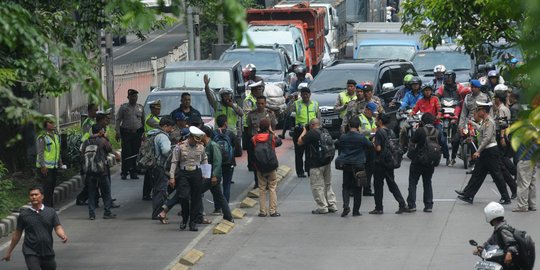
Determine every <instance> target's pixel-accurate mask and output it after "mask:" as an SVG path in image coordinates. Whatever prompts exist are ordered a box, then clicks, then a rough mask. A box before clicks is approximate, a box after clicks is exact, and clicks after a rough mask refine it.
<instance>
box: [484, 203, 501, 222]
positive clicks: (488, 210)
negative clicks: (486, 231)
mask: <svg viewBox="0 0 540 270" xmlns="http://www.w3.org/2000/svg"><path fill="white" fill-rule="evenodd" d="M484 215H485V216H486V222H487V223H491V221H493V220H494V219H496V218H500V217H504V207H503V206H502V205H501V204H500V203H496V202H490V203H489V204H488V205H487V206H486V207H485V208H484Z"/></svg>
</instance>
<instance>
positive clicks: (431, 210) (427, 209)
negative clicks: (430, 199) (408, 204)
mask: <svg viewBox="0 0 540 270" xmlns="http://www.w3.org/2000/svg"><path fill="white" fill-rule="evenodd" d="M424 212H426V213H431V212H433V209H431V208H424Z"/></svg>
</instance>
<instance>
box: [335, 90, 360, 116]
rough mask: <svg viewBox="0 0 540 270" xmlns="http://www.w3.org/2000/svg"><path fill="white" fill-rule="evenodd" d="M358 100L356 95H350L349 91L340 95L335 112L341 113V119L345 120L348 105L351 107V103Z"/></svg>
mask: <svg viewBox="0 0 540 270" xmlns="http://www.w3.org/2000/svg"><path fill="white" fill-rule="evenodd" d="M353 100H356V93H353V95H352V96H351V95H349V92H348V91H347V90H345V91H343V92H341V93H339V95H338V97H337V100H336V105H334V111H335V112H339V117H340V118H341V119H343V117H345V115H346V114H347V105H349V102H351V101H353Z"/></svg>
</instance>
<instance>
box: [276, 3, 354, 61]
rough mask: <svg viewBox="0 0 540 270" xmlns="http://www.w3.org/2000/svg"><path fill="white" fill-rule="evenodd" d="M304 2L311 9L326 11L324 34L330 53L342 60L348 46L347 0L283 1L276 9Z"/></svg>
mask: <svg viewBox="0 0 540 270" xmlns="http://www.w3.org/2000/svg"><path fill="white" fill-rule="evenodd" d="M302 2H309V5H310V7H322V8H324V9H325V10H326V15H325V20H324V33H325V39H326V42H328V44H329V45H330V53H331V54H334V55H335V56H336V57H338V58H341V57H343V56H344V55H345V49H346V46H347V22H346V17H347V11H346V5H345V0H311V1H307V0H283V1H280V2H279V3H278V4H277V5H275V6H274V7H275V8H289V7H292V6H294V5H297V4H299V3H302Z"/></svg>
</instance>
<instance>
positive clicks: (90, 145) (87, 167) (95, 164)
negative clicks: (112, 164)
mask: <svg viewBox="0 0 540 270" xmlns="http://www.w3.org/2000/svg"><path fill="white" fill-rule="evenodd" d="M83 147H84V149H82V150H83V159H84V164H83V171H84V172H85V173H87V174H103V173H105V172H106V170H107V163H106V159H105V154H104V153H103V149H102V148H101V147H100V145H99V144H98V140H97V139H96V138H90V139H88V140H87V141H86V142H85V143H83Z"/></svg>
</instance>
